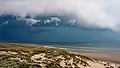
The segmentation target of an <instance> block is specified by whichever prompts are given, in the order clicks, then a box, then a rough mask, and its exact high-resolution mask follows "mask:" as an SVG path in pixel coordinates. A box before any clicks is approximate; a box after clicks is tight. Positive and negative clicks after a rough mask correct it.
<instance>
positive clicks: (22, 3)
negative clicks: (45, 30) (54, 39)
mask: <svg viewBox="0 0 120 68" xmlns="http://www.w3.org/2000/svg"><path fill="white" fill-rule="evenodd" d="M119 6H120V1H119V0H0V12H1V13H6V12H7V13H12V14H16V15H20V16H23V17H24V16H26V15H27V14H31V15H38V14H43V13H54V14H64V13H67V14H71V13H72V14H74V15H76V16H77V17H78V18H79V19H80V20H83V21H85V22H84V23H79V25H85V26H87V27H95V28H108V29H111V30H114V31H120V27H119V25H120V23H119V22H120V20H119V16H120V8H119Z"/></svg>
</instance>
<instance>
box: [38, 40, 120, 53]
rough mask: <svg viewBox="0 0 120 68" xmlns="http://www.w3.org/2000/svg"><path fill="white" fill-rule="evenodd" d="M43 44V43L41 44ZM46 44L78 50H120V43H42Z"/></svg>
mask: <svg viewBox="0 0 120 68" xmlns="http://www.w3.org/2000/svg"><path fill="white" fill-rule="evenodd" d="M39 45H41V44H39ZM42 45H46V46H54V47H61V48H71V49H77V50H113V51H120V43H81V42H64V43H63V42H62V43H61V42H56V43H42Z"/></svg>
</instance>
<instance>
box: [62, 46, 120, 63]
mask: <svg viewBox="0 0 120 68" xmlns="http://www.w3.org/2000/svg"><path fill="white" fill-rule="evenodd" d="M62 49H64V48H62ZM65 50H67V51H69V52H72V53H77V54H81V55H84V56H88V57H92V58H95V59H98V60H103V61H107V62H114V63H120V51H107V50H106V51H104V50H103V51H100V50H99V51H95V50H94V51H89V50H88V51H85V50H84V51H83V50H75V49H65Z"/></svg>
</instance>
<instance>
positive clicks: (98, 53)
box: [11, 43, 120, 64]
mask: <svg viewBox="0 0 120 68" xmlns="http://www.w3.org/2000/svg"><path fill="white" fill-rule="evenodd" d="M11 44H23V45H24V46H38V47H45V48H56V49H62V50H65V51H68V52H70V53H74V54H80V55H83V56H87V57H91V58H94V59H98V60H102V61H107V62H113V63H119V64H120V51H119V50H100V49H99V48H98V50H97V49H96V50H92V49H85V50H84V49H75V48H67V47H65V48H64V47H59V46H56V45H37V44H24V43H11ZM79 48H80V47H79ZM87 48H89V47H87Z"/></svg>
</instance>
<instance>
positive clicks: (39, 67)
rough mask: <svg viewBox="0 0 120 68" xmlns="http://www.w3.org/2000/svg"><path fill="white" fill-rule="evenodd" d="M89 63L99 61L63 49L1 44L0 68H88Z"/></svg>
mask: <svg viewBox="0 0 120 68" xmlns="http://www.w3.org/2000/svg"><path fill="white" fill-rule="evenodd" d="M89 61H90V62H92V63H95V62H94V61H97V60H95V59H92V58H89V57H86V56H82V55H79V54H71V53H69V52H66V51H64V50H61V49H55V48H47V47H40V46H24V45H20V44H18V45H17V44H9V43H0V68H86V67H91V65H90V64H89ZM80 66H82V67H80ZM103 66H107V65H105V64H103ZM91 68H92V67H91ZM109 68H114V67H113V66H109ZM118 68H119V67H118Z"/></svg>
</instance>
